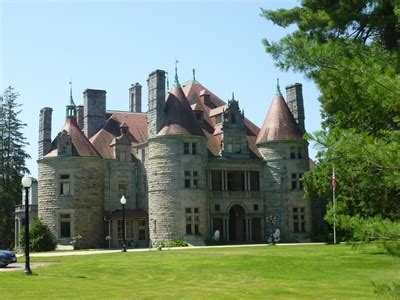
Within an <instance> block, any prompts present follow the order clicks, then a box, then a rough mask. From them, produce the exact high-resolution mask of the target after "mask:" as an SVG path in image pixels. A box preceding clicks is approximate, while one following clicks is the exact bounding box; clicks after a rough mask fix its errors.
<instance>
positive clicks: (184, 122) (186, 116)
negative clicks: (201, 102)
mask: <svg viewBox="0 0 400 300" xmlns="http://www.w3.org/2000/svg"><path fill="white" fill-rule="evenodd" d="M170 134H191V135H199V136H204V133H203V131H202V130H201V128H200V126H199V125H198V122H196V120H195V118H194V115H193V111H192V108H191V107H190V104H189V101H188V100H187V98H186V96H185V93H184V92H183V90H182V87H181V86H180V85H175V86H174V87H173V88H172V90H171V92H169V93H168V96H167V100H166V103H165V109H164V122H163V124H162V126H161V130H160V131H159V132H158V134H157V135H158V136H161V135H170Z"/></svg>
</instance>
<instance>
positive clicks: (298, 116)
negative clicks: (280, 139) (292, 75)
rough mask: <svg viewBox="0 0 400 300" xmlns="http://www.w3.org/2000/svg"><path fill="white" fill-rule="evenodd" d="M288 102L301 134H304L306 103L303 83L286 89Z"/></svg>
mask: <svg viewBox="0 0 400 300" xmlns="http://www.w3.org/2000/svg"><path fill="white" fill-rule="evenodd" d="M286 102H287V105H288V107H289V109H290V112H291V113H292V115H293V117H294V119H295V120H296V123H297V125H299V128H300V131H301V134H304V133H305V132H306V129H305V125H304V119H305V117H304V102H303V89H302V85H301V83H294V84H291V85H288V86H287V87H286Z"/></svg>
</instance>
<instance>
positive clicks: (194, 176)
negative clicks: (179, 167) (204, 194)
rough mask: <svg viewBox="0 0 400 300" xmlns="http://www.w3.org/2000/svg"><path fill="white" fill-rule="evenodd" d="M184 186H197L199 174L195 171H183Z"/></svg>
mask: <svg viewBox="0 0 400 300" xmlns="http://www.w3.org/2000/svg"><path fill="white" fill-rule="evenodd" d="M184 180H185V181H184V182H185V188H186V189H188V188H197V187H198V183H199V174H198V172H197V171H185V179H184Z"/></svg>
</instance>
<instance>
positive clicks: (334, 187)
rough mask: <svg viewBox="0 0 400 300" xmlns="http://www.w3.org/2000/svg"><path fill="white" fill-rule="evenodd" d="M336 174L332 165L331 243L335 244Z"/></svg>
mask: <svg viewBox="0 0 400 300" xmlns="http://www.w3.org/2000/svg"><path fill="white" fill-rule="evenodd" d="M335 192H336V176H335V167H332V194H333V244H336V195H335Z"/></svg>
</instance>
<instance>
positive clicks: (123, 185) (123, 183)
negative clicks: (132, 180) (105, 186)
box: [118, 176, 128, 197]
mask: <svg viewBox="0 0 400 300" xmlns="http://www.w3.org/2000/svg"><path fill="white" fill-rule="evenodd" d="M122 195H124V196H128V176H119V177H118V197H122Z"/></svg>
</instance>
